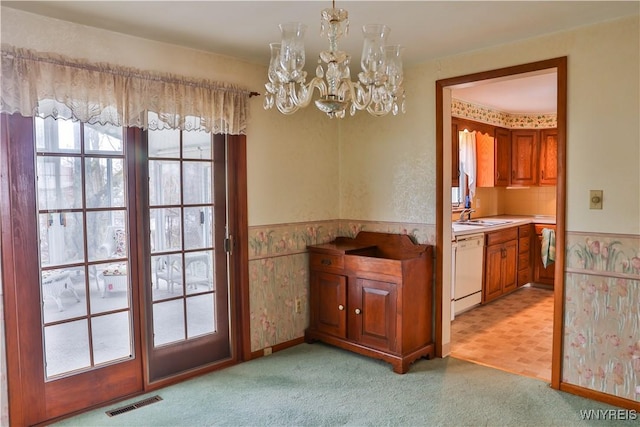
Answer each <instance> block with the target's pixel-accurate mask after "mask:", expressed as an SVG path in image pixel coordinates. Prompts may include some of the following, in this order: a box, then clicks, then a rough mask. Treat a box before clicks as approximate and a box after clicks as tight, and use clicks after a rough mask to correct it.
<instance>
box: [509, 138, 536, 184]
mask: <svg viewBox="0 0 640 427" xmlns="http://www.w3.org/2000/svg"><path fill="white" fill-rule="evenodd" d="M538 139H539V132H538V131H537V130H535V129H518V130H512V131H511V185H513V186H530V185H537V184H538V143H539V141H538Z"/></svg>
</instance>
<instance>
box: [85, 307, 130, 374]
mask: <svg viewBox="0 0 640 427" xmlns="http://www.w3.org/2000/svg"><path fill="white" fill-rule="evenodd" d="M130 324H131V322H130V319H129V312H126V311H125V312H120V313H113V314H109V315H106V316H98V317H94V318H92V319H91V325H92V328H91V331H92V333H93V335H92V339H93V361H94V363H95V364H96V365H98V364H101V363H106V362H110V361H113V360H117V359H123V358H128V357H131V347H132V346H131V344H132V343H131V342H130V339H131V331H130V330H129V328H130Z"/></svg>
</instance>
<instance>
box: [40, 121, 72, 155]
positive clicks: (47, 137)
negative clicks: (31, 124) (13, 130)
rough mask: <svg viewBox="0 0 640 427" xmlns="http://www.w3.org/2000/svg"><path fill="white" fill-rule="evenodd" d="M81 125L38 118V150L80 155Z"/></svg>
mask: <svg viewBox="0 0 640 427" xmlns="http://www.w3.org/2000/svg"><path fill="white" fill-rule="evenodd" d="M80 125H81V124H80V123H79V122H73V121H71V120H56V119H54V118H53V117H47V118H46V119H42V118H37V119H36V122H35V135H36V150H37V151H38V152H46V153H65V152H66V153H79V152H80Z"/></svg>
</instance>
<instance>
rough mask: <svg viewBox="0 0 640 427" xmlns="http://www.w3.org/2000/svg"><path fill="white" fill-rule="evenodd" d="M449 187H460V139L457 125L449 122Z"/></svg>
mask: <svg viewBox="0 0 640 427" xmlns="http://www.w3.org/2000/svg"><path fill="white" fill-rule="evenodd" d="M451 186H452V187H460V139H459V135H458V124H457V123H455V122H453V121H452V122H451Z"/></svg>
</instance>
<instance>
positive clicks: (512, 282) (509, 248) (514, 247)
mask: <svg viewBox="0 0 640 427" xmlns="http://www.w3.org/2000/svg"><path fill="white" fill-rule="evenodd" d="M517 279H518V242H517V241H515V240H512V241H510V242H507V243H505V244H503V245H502V292H503V293H504V292H509V291H512V290H514V289H515V288H516V287H517V286H518V280H517Z"/></svg>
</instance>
